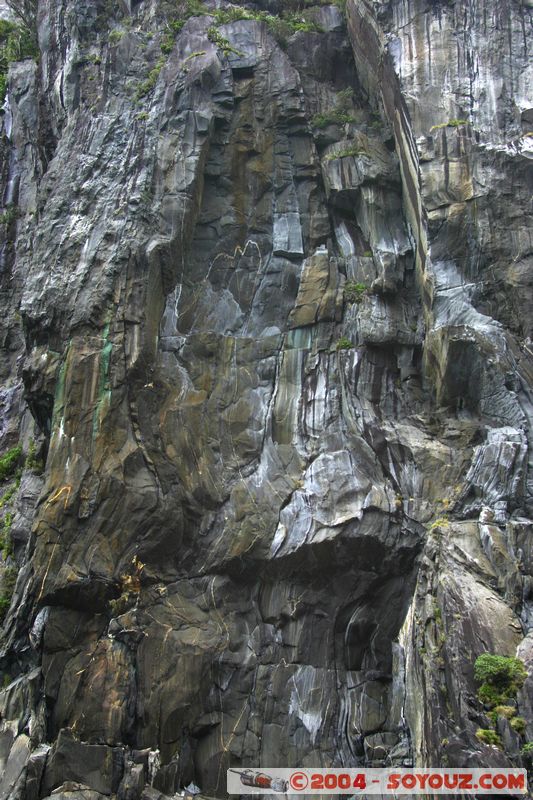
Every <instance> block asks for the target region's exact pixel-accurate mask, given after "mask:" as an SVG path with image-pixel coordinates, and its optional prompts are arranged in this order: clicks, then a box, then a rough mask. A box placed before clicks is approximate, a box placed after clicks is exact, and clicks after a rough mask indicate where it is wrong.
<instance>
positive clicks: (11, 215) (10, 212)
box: [0, 203, 19, 225]
mask: <svg viewBox="0 0 533 800" xmlns="http://www.w3.org/2000/svg"><path fill="white" fill-rule="evenodd" d="M18 216H19V210H18V208H17V206H16V205H14V204H13V203H10V204H9V205H8V206H7V207H6V210H5V211H4V213H3V214H0V224H1V225H11V223H12V222H14V221H15V220H16V219H17V218H18Z"/></svg>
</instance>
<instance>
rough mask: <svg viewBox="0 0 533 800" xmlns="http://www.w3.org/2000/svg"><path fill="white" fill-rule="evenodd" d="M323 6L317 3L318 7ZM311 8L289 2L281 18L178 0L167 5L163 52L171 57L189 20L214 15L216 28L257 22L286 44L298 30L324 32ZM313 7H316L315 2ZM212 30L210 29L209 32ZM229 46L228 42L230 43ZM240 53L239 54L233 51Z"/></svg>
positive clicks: (258, 12)
mask: <svg viewBox="0 0 533 800" xmlns="http://www.w3.org/2000/svg"><path fill="white" fill-rule="evenodd" d="M319 4H320V3H318V5H319ZM309 5H311V3H308V2H305V0H304V2H296V3H294V2H292V3H288V6H289V8H288V9H286V10H285V11H284V12H283V14H282V15H281V16H277V15H275V14H269V13H268V12H267V11H253V10H252V9H249V8H246V7H244V6H236V5H232V6H229V7H227V8H214V9H210V8H207V7H206V6H205V5H204V4H203V2H202V0H178V2H177V3H174V4H172V5H171V4H169V3H167V6H166V11H167V29H168V30H167V33H166V35H165V36H164V38H163V41H162V43H161V50H162V52H163V53H165V54H167V55H168V54H169V53H170V52H171V50H172V48H173V46H174V39H175V37H176V36H177V35H178V33H180V31H181V30H182V28H183V26H184V25H185V23H186V22H187V20H188V19H191V18H192V17H200V16H211V17H214V18H215V21H216V24H217V25H225V24H227V23H229V22H237V21H238V20H242V19H244V20H247V19H248V20H256V21H258V22H265V23H266V24H267V26H268V28H269V30H270V32H271V33H272V34H273V36H275V38H276V39H277V40H278V41H279V42H280V43H281V44H284V43H285V42H286V40H287V39H288V37H289V36H292V34H293V33H296V32H297V31H321V30H322V29H321V28H320V26H319V25H317V23H316V22H314V20H313V19H312V17H311V16H309V14H308V13H306V10H305V9H306V8H307V7H308V6H309ZM312 5H317V3H313V4H312ZM210 30H211V29H210ZM228 45H229V42H228ZM221 49H222V50H224V51H228V52H230V51H231V45H229V47H225V48H224V47H222V48H221ZM233 52H237V51H233Z"/></svg>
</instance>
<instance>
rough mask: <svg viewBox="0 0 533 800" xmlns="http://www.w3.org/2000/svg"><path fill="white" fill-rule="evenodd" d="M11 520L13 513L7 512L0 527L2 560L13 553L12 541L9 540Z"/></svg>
mask: <svg viewBox="0 0 533 800" xmlns="http://www.w3.org/2000/svg"><path fill="white" fill-rule="evenodd" d="M12 522H13V514H11V513H8V514H6V515H5V517H4V519H3V521H2V528H1V529H0V550H1V552H2V557H3V559H4V561H5V560H6V559H7V558H8V557H9V556H11V555H13V543H12V541H11V524H12Z"/></svg>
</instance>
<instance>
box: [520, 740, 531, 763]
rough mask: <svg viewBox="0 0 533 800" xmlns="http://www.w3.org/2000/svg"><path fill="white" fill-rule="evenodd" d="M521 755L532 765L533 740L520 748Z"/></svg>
mask: <svg viewBox="0 0 533 800" xmlns="http://www.w3.org/2000/svg"><path fill="white" fill-rule="evenodd" d="M520 755H521V756H522V758H523V759H524V761H525V763H526V764H529V765H530V766H531V764H532V763H533V742H527V743H526V744H525V745H524V746H523V748H522V749H521V750H520Z"/></svg>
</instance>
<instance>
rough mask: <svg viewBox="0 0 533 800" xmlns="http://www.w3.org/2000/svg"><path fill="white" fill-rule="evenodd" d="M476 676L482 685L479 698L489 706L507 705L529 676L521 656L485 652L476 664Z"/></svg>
mask: <svg viewBox="0 0 533 800" xmlns="http://www.w3.org/2000/svg"><path fill="white" fill-rule="evenodd" d="M474 677H475V679H476V681H477V682H478V683H481V686H480V687H479V690H478V699H479V700H480V701H481V702H482V703H483V704H484V705H486V706H489V708H491V707H492V708H494V707H495V706H502V705H506V701H508V700H510V699H512V698H514V697H515V696H516V693H517V692H518V690H519V689H520V687H521V686H522V685H523V683H524V681H525V679H526V678H527V671H526V668H525V666H524V662H523V661H521V660H520V659H519V658H514V657H508V656H498V655H492V654H490V653H483V655H481V656H479V657H478V658H477V659H476V662H475V664H474Z"/></svg>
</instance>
